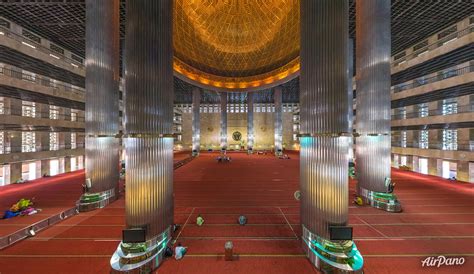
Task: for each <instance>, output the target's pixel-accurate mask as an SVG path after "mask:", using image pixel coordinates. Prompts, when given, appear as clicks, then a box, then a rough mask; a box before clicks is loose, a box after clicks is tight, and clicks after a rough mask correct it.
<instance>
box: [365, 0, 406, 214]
mask: <svg viewBox="0 0 474 274" xmlns="http://www.w3.org/2000/svg"><path fill="white" fill-rule="evenodd" d="M356 28H357V31H356V33H357V39H356V43H357V46H356V48H357V53H356V58H357V61H356V64H357V68H356V69H357V133H358V135H359V137H358V138H357V146H356V158H357V166H356V169H357V177H358V192H359V195H361V196H362V197H364V198H366V201H367V202H369V203H370V204H372V205H373V206H375V207H380V208H383V209H386V210H391V211H398V210H397V208H398V206H395V207H394V208H392V207H393V206H392V205H389V204H390V201H388V200H387V203H385V204H384V203H379V202H378V201H376V200H380V199H377V198H378V197H375V196H377V195H378V193H386V192H387V186H386V184H385V179H386V178H389V177H390V149H391V148H390V54H391V50H390V49H391V44H390V40H391V39H390V1H389V0H364V1H357V2H356ZM374 195H375V196H374ZM395 200H396V199H395ZM398 205H399V204H398ZM391 208H392V209H391ZM400 209H401V208H400Z"/></svg>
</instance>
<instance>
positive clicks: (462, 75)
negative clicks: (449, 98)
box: [391, 62, 474, 100]
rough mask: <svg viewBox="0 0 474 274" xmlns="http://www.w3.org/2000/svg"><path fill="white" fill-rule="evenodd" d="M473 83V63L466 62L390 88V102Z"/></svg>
mask: <svg viewBox="0 0 474 274" xmlns="http://www.w3.org/2000/svg"><path fill="white" fill-rule="evenodd" d="M473 81H474V63H473V64H471V62H466V63H463V64H461V65H458V66H455V67H452V68H448V69H445V70H442V71H438V72H436V73H432V74H429V75H425V76H423V77H420V78H417V79H414V80H411V81H408V82H405V83H402V84H399V85H395V86H392V88H391V91H392V96H391V97H392V100H399V99H402V98H406V97H410V96H416V95H421V94H425V93H429V92H432V91H435V90H440V89H446V88H450V87H454V86H458V85H463V84H467V83H470V82H473Z"/></svg>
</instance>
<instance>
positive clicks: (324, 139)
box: [300, 0, 349, 239]
mask: <svg viewBox="0 0 474 274" xmlns="http://www.w3.org/2000/svg"><path fill="white" fill-rule="evenodd" d="M300 11H301V52H300V55H301V72H300V73H301V74H300V75H301V76H300V106H301V112H300V117H301V121H300V123H301V132H302V133H303V134H313V135H316V136H317V135H318V134H330V135H332V134H334V136H337V134H338V133H342V132H348V130H349V129H348V113H347V112H348V110H349V107H348V105H347V104H348V98H347V97H348V96H347V95H348V93H347V82H348V81H347V58H346V56H347V40H348V35H347V33H348V3H347V1H345V0H333V1H326V0H302V1H301V10H300ZM300 144H301V152H300V154H301V160H300V189H301V223H302V225H304V226H305V227H306V228H307V229H309V230H310V231H311V232H313V233H315V234H317V235H319V236H321V237H323V238H326V239H328V238H329V234H328V225H330V224H345V223H346V222H347V218H348V204H347V203H348V197H347V196H348V176H347V174H348V173H347V172H348V159H347V155H348V149H349V138H348V137H332V136H321V137H302V138H301V140H300Z"/></svg>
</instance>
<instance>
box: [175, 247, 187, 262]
mask: <svg viewBox="0 0 474 274" xmlns="http://www.w3.org/2000/svg"><path fill="white" fill-rule="evenodd" d="M187 250H188V248H187V247H184V246H182V245H181V243H178V245H177V246H176V247H175V249H174V258H175V259H176V260H181V259H182V258H183V256H184V254H186V251H187Z"/></svg>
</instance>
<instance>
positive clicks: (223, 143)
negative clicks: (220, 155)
mask: <svg viewBox="0 0 474 274" xmlns="http://www.w3.org/2000/svg"><path fill="white" fill-rule="evenodd" d="M220 95H221V148H227V93H226V92H221V93H220Z"/></svg>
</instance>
